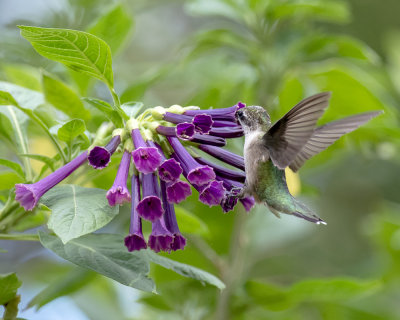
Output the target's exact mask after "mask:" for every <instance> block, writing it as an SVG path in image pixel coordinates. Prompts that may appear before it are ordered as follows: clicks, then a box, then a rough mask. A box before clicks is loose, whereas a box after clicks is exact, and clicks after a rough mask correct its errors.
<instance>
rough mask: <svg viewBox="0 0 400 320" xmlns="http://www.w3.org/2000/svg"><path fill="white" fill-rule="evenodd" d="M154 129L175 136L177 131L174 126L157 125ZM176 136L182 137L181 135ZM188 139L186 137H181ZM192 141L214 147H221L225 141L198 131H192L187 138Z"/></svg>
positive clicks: (165, 134)
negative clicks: (190, 135) (191, 134)
mask: <svg viewBox="0 0 400 320" xmlns="http://www.w3.org/2000/svg"><path fill="white" fill-rule="evenodd" d="M156 131H157V132H158V133H159V134H161V135H163V136H166V137H176V136H177V132H176V128H175V127H165V126H158V127H157V129H156ZM178 138H180V139H182V137H179V136H178ZM182 140H188V139H182ZM189 140H190V141H192V142H196V143H201V144H209V145H211V146H216V147H223V146H225V145H226V141H225V139H224V138H221V137H215V136H210V135H202V134H199V133H194V134H193V136H192V137H191V138H190V139H189Z"/></svg>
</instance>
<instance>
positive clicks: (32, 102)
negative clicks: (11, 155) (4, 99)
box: [0, 82, 66, 179]
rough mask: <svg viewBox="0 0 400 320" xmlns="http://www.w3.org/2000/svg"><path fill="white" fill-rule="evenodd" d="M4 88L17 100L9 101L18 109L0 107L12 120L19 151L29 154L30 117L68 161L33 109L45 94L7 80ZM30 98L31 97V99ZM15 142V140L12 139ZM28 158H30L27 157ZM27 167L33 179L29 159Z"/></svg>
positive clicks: (0, 110)
mask: <svg viewBox="0 0 400 320" xmlns="http://www.w3.org/2000/svg"><path fill="white" fill-rule="evenodd" d="M3 88H6V90H4V91H7V92H9V93H10V94H11V95H12V97H13V98H14V99H15V100H10V99H8V101H9V102H13V103H14V104H13V106H14V107H15V108H17V109H18V110H15V109H13V108H12V107H11V106H7V107H6V109H5V110H3V109H4V108H0V112H3V113H5V115H6V116H7V117H8V118H9V120H10V122H11V123H12V125H13V127H14V131H15V135H16V137H15V138H16V142H15V144H16V146H17V150H18V151H19V153H23V154H27V153H29V152H28V146H27V141H26V140H27V139H26V136H27V134H26V132H25V130H26V125H27V120H28V117H29V118H30V119H31V120H33V121H35V122H36V124H38V125H39V126H40V127H41V128H42V129H43V130H44V132H45V133H46V134H47V135H48V136H49V138H50V139H51V140H52V142H53V143H54V145H55V146H56V148H57V149H58V152H59V153H60V155H61V156H62V158H63V160H64V162H66V159H65V155H64V153H63V150H62V148H61V146H60V145H59V144H58V141H57V140H56V139H55V138H54V137H53V136H52V135H51V133H50V131H49V128H48V127H47V125H46V124H45V123H44V122H43V121H42V119H40V118H39V117H38V116H37V115H36V114H35V113H34V112H33V111H34V109H35V108H36V107H37V106H38V105H40V104H42V103H43V96H42V94H39V93H38V92H34V91H32V90H28V89H25V88H21V87H18V86H14V85H10V84H8V83H6V82H0V90H1V91H2V89H3ZM29 98H30V99H29ZM12 142H13V141H12ZM26 160H28V159H26ZM24 165H25V169H26V171H27V178H28V179H31V167H30V163H29V161H26V162H25V163H24Z"/></svg>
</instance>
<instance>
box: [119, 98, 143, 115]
mask: <svg viewBox="0 0 400 320" xmlns="http://www.w3.org/2000/svg"><path fill="white" fill-rule="evenodd" d="M143 106H144V104H143V103H142V102H137V101H131V102H126V103H124V104H123V105H122V106H121V108H122V110H123V111H124V112H125V113H126V114H127V115H128V117H129V118H133V117H136V116H137V115H138V114H139V112H140V111H142V109H143Z"/></svg>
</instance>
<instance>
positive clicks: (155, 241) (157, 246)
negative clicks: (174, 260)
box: [149, 219, 174, 252]
mask: <svg viewBox="0 0 400 320" xmlns="http://www.w3.org/2000/svg"><path fill="white" fill-rule="evenodd" d="M173 241H174V235H173V234H172V233H171V232H170V231H168V229H167V227H166V226H165V222H164V219H158V220H156V221H153V223H152V225H151V234H150V237H149V247H150V248H151V250H153V251H154V252H160V251H161V250H162V251H167V252H170V251H171V244H172V243H173Z"/></svg>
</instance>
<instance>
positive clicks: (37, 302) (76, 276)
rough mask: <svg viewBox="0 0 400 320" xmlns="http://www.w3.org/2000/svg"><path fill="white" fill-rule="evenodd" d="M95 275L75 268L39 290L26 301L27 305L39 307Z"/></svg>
mask: <svg viewBox="0 0 400 320" xmlns="http://www.w3.org/2000/svg"><path fill="white" fill-rule="evenodd" d="M95 275H96V274H95V273H94V272H92V271H89V270H85V269H81V268H75V269H73V270H72V271H71V272H69V273H68V274H67V275H66V276H65V277H62V278H61V279H58V280H57V281H55V282H53V283H51V284H50V285H48V286H47V287H46V288H44V289H43V290H42V291H40V292H39V293H38V294H37V295H36V296H35V297H33V299H32V300H31V301H30V302H29V303H28V306H27V307H28V308H32V307H34V306H35V307H36V308H37V309H40V308H41V307H43V306H44V305H46V304H48V303H49V302H51V301H53V300H54V299H57V298H59V297H62V296H65V295H69V294H72V293H74V292H76V291H78V290H80V289H82V288H83V287H84V286H86V285H87V284H88V283H89V282H91V281H92V280H93V279H94V278H95Z"/></svg>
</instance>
